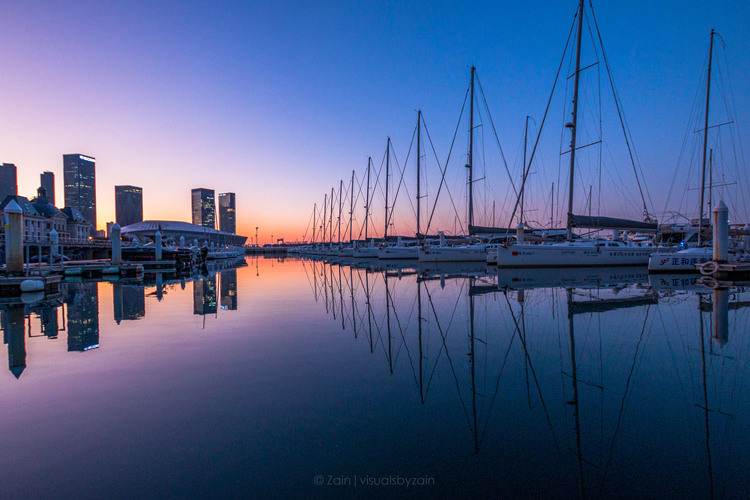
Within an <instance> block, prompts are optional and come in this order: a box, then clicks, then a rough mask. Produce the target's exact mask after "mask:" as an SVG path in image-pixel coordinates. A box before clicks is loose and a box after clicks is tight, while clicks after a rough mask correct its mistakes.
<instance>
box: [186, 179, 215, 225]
mask: <svg viewBox="0 0 750 500" xmlns="http://www.w3.org/2000/svg"><path fill="white" fill-rule="evenodd" d="M192 204H193V224H195V225H197V226H203V227H209V228H211V229H216V203H215V202H214V190H213V189H205V188H196V189H193V190H192Z"/></svg>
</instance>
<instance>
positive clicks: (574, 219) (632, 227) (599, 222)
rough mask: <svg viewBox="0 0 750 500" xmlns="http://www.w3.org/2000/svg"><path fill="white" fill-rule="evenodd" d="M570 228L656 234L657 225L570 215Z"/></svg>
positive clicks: (613, 218) (628, 220)
mask: <svg viewBox="0 0 750 500" xmlns="http://www.w3.org/2000/svg"><path fill="white" fill-rule="evenodd" d="M568 217H569V218H570V226H571V227H585V228H590V229H619V230H621V231H644V232H653V233H655V232H657V231H658V230H659V225H658V224H657V223H656V222H643V221H639V220H630V219H618V218H616V217H600V216H596V215H594V216H589V215H575V214H570V215H569V216H568Z"/></svg>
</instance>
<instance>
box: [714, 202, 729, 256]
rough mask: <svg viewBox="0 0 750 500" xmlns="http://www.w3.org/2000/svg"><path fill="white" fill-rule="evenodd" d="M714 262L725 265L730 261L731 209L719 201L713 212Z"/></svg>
mask: <svg viewBox="0 0 750 500" xmlns="http://www.w3.org/2000/svg"><path fill="white" fill-rule="evenodd" d="M713 216H714V261H716V262H721V263H725V262H726V261H727V260H728V259H729V209H728V208H727V206H726V205H725V204H724V202H723V201H719V203H718V204H717V205H716V207H715V208H714V210H713Z"/></svg>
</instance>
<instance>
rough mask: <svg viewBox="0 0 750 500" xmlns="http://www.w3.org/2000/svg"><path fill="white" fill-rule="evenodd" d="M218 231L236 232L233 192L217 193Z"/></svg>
mask: <svg viewBox="0 0 750 500" xmlns="http://www.w3.org/2000/svg"><path fill="white" fill-rule="evenodd" d="M219 231H224V232H226V233H232V234H236V233H237V221H236V218H235V205H234V193H220V194H219Z"/></svg>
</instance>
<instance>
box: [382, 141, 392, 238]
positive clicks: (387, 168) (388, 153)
mask: <svg viewBox="0 0 750 500" xmlns="http://www.w3.org/2000/svg"><path fill="white" fill-rule="evenodd" d="M390 167H391V138H390V137H389V138H388V141H387V142H386V144H385V229H383V241H385V240H386V239H387V238H388V176H389V175H390Z"/></svg>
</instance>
